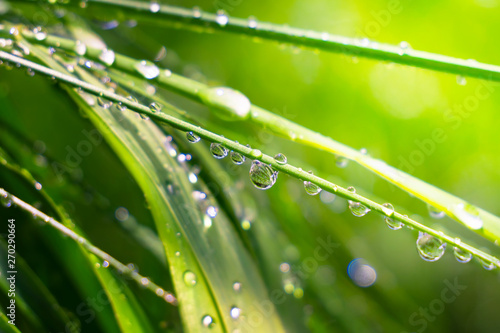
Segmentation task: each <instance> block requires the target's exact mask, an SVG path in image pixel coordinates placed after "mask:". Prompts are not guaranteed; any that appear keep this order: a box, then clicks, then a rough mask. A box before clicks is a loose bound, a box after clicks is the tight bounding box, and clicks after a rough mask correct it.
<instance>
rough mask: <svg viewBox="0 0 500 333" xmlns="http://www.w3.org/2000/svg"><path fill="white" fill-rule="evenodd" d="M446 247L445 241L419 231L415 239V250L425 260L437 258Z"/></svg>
mask: <svg viewBox="0 0 500 333" xmlns="http://www.w3.org/2000/svg"><path fill="white" fill-rule="evenodd" d="M445 249H446V243H443V241H442V240H441V239H439V238H436V237H434V236H432V235H429V234H427V233H425V232H421V231H419V233H418V239H417V251H418V254H420V257H422V259H424V260H425V261H430V262H432V261H436V260H439V259H440V258H441V257H442V256H443V254H444V252H445Z"/></svg>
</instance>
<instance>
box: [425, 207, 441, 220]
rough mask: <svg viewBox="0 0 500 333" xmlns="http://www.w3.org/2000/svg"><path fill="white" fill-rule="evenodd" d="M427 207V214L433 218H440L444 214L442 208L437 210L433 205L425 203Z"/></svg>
mask: <svg viewBox="0 0 500 333" xmlns="http://www.w3.org/2000/svg"><path fill="white" fill-rule="evenodd" d="M427 209H428V210H429V216H430V217H432V218H434V219H442V218H443V217H444V215H445V213H444V212H443V211H442V210H439V209H437V208H436V207H434V206H431V205H427Z"/></svg>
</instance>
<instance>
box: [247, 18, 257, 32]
mask: <svg viewBox="0 0 500 333" xmlns="http://www.w3.org/2000/svg"><path fill="white" fill-rule="evenodd" d="M248 27H249V28H250V29H255V28H257V19H256V18H255V17H254V16H250V17H249V18H248Z"/></svg>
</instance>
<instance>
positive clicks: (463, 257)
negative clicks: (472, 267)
mask: <svg viewBox="0 0 500 333" xmlns="http://www.w3.org/2000/svg"><path fill="white" fill-rule="evenodd" d="M453 254H454V255H455V258H456V259H457V261H458V262H463V263H466V262H469V261H471V259H472V253H470V252H468V251H465V250H462V249H461V248H459V247H455V248H453Z"/></svg>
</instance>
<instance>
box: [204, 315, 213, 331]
mask: <svg viewBox="0 0 500 333" xmlns="http://www.w3.org/2000/svg"><path fill="white" fill-rule="evenodd" d="M201 324H202V325H203V326H205V327H208V328H212V327H214V325H215V324H214V319H213V318H212V317H210V316H209V315H206V316H203V318H201Z"/></svg>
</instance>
